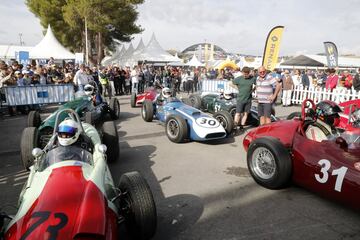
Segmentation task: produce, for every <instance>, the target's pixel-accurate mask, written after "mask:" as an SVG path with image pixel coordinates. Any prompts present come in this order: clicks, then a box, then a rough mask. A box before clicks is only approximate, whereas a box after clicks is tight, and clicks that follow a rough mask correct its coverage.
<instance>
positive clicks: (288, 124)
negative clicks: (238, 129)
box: [243, 118, 301, 151]
mask: <svg viewBox="0 0 360 240" xmlns="http://www.w3.org/2000/svg"><path fill="white" fill-rule="evenodd" d="M300 124H301V121H300V120H299V119H297V118H296V119H294V120H293V121H288V120H280V121H277V122H273V123H272V124H269V125H263V126H259V127H257V128H255V129H254V130H252V131H251V132H249V133H248V134H247V135H246V136H245V138H244V141H243V146H244V148H245V151H247V150H248V148H249V146H250V143H251V142H252V141H253V140H254V139H256V138H259V137H264V136H272V137H274V138H277V139H279V140H280V141H281V142H282V143H283V144H284V146H285V147H287V148H289V147H291V146H292V142H293V137H294V134H295V132H296V131H297V129H298V127H299V125H300Z"/></svg>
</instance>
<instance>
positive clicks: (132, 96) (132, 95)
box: [130, 93, 136, 108]
mask: <svg viewBox="0 0 360 240" xmlns="http://www.w3.org/2000/svg"><path fill="white" fill-rule="evenodd" d="M130 105H131V107H132V108H134V107H136V93H132V94H131V98H130Z"/></svg>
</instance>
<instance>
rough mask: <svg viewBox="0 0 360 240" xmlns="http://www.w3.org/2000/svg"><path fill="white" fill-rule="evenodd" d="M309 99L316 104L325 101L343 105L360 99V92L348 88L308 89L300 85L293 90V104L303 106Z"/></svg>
mask: <svg viewBox="0 0 360 240" xmlns="http://www.w3.org/2000/svg"><path fill="white" fill-rule="evenodd" d="M307 98H309V99H311V100H313V101H314V102H315V103H318V102H320V101H323V100H331V101H334V102H336V103H341V102H346V101H349V100H355V99H360V91H356V90H354V89H347V88H335V89H333V90H332V91H331V90H330V89H325V88H313V87H311V88H307V87H303V86H301V85H299V86H296V87H295V88H294V90H293V93H292V98H291V102H292V103H293V104H301V103H302V102H303V101H304V100H305V99H307Z"/></svg>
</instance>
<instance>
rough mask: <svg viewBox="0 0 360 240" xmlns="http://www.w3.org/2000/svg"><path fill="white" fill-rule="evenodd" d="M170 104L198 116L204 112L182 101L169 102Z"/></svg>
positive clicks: (183, 111)
mask: <svg viewBox="0 0 360 240" xmlns="http://www.w3.org/2000/svg"><path fill="white" fill-rule="evenodd" d="M169 106H170V107H173V108H174V109H177V110H180V111H181V112H182V113H185V114H187V115H190V116H197V115H201V114H202V113H201V111H199V110H198V109H196V108H193V107H191V106H189V105H186V104H184V103H182V102H174V103H169Z"/></svg>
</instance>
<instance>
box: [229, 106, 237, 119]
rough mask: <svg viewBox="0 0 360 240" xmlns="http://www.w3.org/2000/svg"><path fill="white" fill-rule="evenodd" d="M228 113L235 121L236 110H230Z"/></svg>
mask: <svg viewBox="0 0 360 240" xmlns="http://www.w3.org/2000/svg"><path fill="white" fill-rule="evenodd" d="M229 113H230V115H231V117H232V118H233V119H234V120H235V114H236V108H235V107H233V108H231V109H230V111H229Z"/></svg>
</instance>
